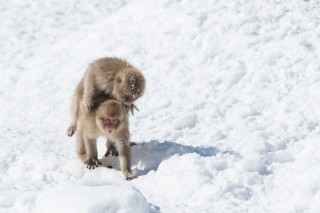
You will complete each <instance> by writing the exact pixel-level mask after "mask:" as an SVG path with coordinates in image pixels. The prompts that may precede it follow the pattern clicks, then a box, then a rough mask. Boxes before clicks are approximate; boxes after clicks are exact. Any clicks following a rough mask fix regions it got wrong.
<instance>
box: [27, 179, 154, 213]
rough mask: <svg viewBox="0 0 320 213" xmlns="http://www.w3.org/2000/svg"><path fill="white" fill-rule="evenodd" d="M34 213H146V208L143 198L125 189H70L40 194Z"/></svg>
mask: <svg viewBox="0 0 320 213" xmlns="http://www.w3.org/2000/svg"><path fill="white" fill-rule="evenodd" d="M33 212H35V213H36V212H38V213H41V212H48V213H49V212H52V213H55V212H70V213H72V212H81V213H82V212H83V213H88V212H149V207H148V202H147V201H146V199H145V198H144V197H143V195H142V194H141V193H140V192H139V191H137V190H134V189H132V188H131V187H128V185H123V186H113V185H103V186H79V185H78V186H77V185H69V186H58V187H55V188H53V189H49V190H46V191H44V192H42V193H40V194H39V196H38V197H37V199H36V201H35V208H34V210H33Z"/></svg>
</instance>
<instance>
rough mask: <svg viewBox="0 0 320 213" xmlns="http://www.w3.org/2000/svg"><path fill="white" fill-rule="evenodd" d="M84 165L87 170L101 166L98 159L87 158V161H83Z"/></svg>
mask: <svg viewBox="0 0 320 213" xmlns="http://www.w3.org/2000/svg"><path fill="white" fill-rule="evenodd" d="M84 163H85V164H87V168H88V169H95V168H97V167H98V166H99V165H102V163H101V162H100V161H99V160H98V159H92V158H89V159H88V160H86V161H84Z"/></svg>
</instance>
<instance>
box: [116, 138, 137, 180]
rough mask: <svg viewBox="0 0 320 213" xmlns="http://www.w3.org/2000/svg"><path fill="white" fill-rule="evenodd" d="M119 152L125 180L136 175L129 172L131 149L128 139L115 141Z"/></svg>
mask: <svg viewBox="0 0 320 213" xmlns="http://www.w3.org/2000/svg"><path fill="white" fill-rule="evenodd" d="M116 146H117V149H118V152H119V160H120V167H121V171H122V173H123V175H124V177H125V178H126V180H132V179H134V178H137V176H136V175H135V174H134V173H132V172H131V150H130V143H129V141H123V140H119V141H117V142H116Z"/></svg>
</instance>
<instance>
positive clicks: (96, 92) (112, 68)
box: [67, 57, 145, 137]
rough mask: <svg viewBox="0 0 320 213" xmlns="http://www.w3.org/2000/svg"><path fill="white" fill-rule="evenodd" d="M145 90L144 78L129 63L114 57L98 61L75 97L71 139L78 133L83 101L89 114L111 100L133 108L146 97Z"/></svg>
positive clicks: (68, 132) (81, 82) (77, 90)
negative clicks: (135, 103) (142, 97)
mask: <svg viewBox="0 0 320 213" xmlns="http://www.w3.org/2000/svg"><path fill="white" fill-rule="evenodd" d="M144 89H145V79H144V76H143V75H142V73H141V72H140V71H139V70H138V69H136V68H135V67H133V66H132V65H130V64H129V63H128V62H126V61H124V60H122V59H118V58H110V57H105V58H101V59H98V60H96V61H94V62H93V63H91V64H90V66H89V68H88V69H87V71H86V72H85V74H84V77H83V78H82V79H81V81H80V82H79V83H78V85H77V87H76V90H75V93H74V95H73V100H72V107H71V115H72V122H71V125H70V126H69V128H68V130H67V134H68V136H70V137H71V136H72V135H73V134H74V132H75V131H76V129H77V119H78V116H79V107H80V104H79V102H80V100H82V99H83V102H84V106H85V109H86V111H88V112H92V111H93V110H95V109H96V108H98V106H99V104H100V103H102V101H105V100H108V99H117V100H119V101H121V102H123V103H125V104H127V105H130V106H131V107H133V106H134V105H133V103H134V101H135V100H137V99H138V98H139V97H141V96H142V95H143V92H144ZM132 109H133V108H131V110H132Z"/></svg>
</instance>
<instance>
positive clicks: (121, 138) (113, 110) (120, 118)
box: [76, 100, 137, 180]
mask: <svg viewBox="0 0 320 213" xmlns="http://www.w3.org/2000/svg"><path fill="white" fill-rule="evenodd" d="M80 103H81V106H79V110H80V111H79V117H78V122H77V126H78V130H77V132H76V141H77V155H78V157H79V158H80V160H82V161H83V162H84V163H85V164H86V165H87V168H89V169H94V168H96V167H98V166H99V165H101V162H100V161H99V160H98V151H97V145H96V141H97V138H98V137H99V136H107V138H108V141H112V143H113V145H114V146H115V148H116V150H117V152H118V153H119V160H120V167H121V171H122V173H123V175H124V177H125V178H126V179H127V180H131V179H134V178H137V176H136V175H135V174H134V173H132V172H131V150H130V143H129V138H130V134H129V119H128V116H129V115H128V114H129V113H128V112H129V107H128V106H127V105H125V104H123V103H121V102H120V101H116V100H108V101H105V102H103V103H101V104H100V106H99V107H98V108H97V109H96V110H95V111H93V112H90V111H87V110H86V109H85V106H84V105H83V104H82V102H81V100H80Z"/></svg>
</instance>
